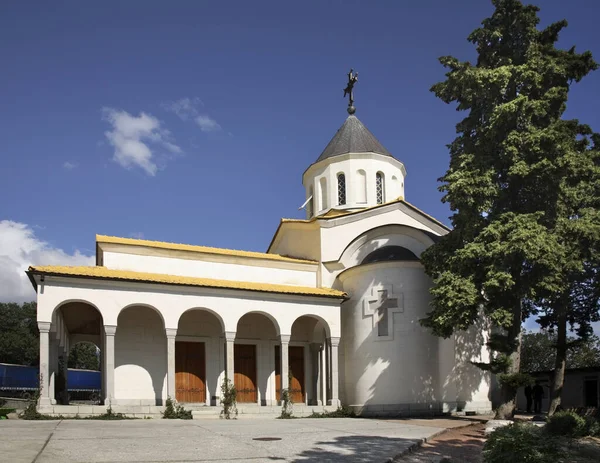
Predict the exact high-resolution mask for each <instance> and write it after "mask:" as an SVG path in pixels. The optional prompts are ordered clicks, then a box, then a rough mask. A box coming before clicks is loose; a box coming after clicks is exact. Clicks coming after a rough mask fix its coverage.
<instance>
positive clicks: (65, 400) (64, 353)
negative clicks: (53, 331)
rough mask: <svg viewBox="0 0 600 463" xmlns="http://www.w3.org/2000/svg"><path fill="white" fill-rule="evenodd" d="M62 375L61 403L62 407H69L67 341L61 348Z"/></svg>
mask: <svg viewBox="0 0 600 463" xmlns="http://www.w3.org/2000/svg"><path fill="white" fill-rule="evenodd" d="M62 357H63V362H62V374H63V378H64V381H65V382H64V388H63V391H62V394H63V396H62V403H63V405H69V349H68V347H67V341H66V340H65V345H64V346H63V351H62Z"/></svg>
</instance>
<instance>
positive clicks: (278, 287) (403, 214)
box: [27, 112, 491, 415]
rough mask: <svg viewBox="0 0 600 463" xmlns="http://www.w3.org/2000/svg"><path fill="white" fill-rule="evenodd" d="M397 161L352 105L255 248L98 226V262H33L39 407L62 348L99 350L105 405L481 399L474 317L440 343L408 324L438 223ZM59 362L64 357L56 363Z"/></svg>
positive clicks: (404, 404) (408, 404) (461, 406)
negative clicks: (88, 345)
mask: <svg viewBox="0 0 600 463" xmlns="http://www.w3.org/2000/svg"><path fill="white" fill-rule="evenodd" d="M405 177H406V169H405V168H404V165H403V164H402V163H401V162H400V161H399V160H397V159H396V158H394V157H393V156H392V155H391V154H390V153H389V152H388V151H387V150H386V149H385V148H384V147H383V146H382V145H381V144H380V143H379V141H378V140H377V139H376V138H375V137H374V136H373V135H372V133H371V132H370V131H369V130H368V129H367V128H366V127H365V126H364V125H363V124H362V123H361V122H360V120H359V119H358V118H357V117H356V116H355V115H354V114H353V112H352V113H351V114H350V116H349V117H348V118H347V119H346V121H345V122H344V124H343V125H342V127H341V128H340V129H339V130H338V132H337V133H336V135H335V136H334V137H333V139H332V140H331V141H330V143H329V144H328V145H327V147H326V148H325V150H324V151H323V153H322V154H321V155H320V156H319V158H318V159H317V161H316V162H315V163H313V164H312V165H311V166H310V167H309V168H308V169H307V170H306V171H305V172H304V175H303V184H304V186H305V189H306V197H305V199H306V203H305V207H306V211H307V216H306V219H282V220H281V223H280V224H279V227H278V229H277V230H276V231H275V235H274V237H273V239H272V241H271V243H270V245H269V247H268V249H267V251H266V252H265V253H259V252H249V251H235V250H229V249H220V248H209V247H204V246H195V245H185V244H174V243H165V242H157V241H148V240H138V239H129V238H118V237H111V236H100V235H98V236H97V237H96V265H95V266H90V267H61V266H35V267H30V268H29V270H28V272H27V273H28V275H29V278H30V280H31V282H32V284H33V286H34V288H35V289H36V292H37V307H38V326H39V330H40V373H41V375H40V377H41V397H40V409H41V410H46V411H55V412H58V411H61V412H65V411H67V410H65V409H59V408H58V404H60V403H64V401H65V398H64V397H61V396H60V394H59V385H58V383H57V382H58V379H57V378H58V377H59V374H58V373H59V372H58V370H59V365H60V364H61V363H60V362H59V358H61V357H62V358H63V359H64V358H66V357H67V355H68V352H69V348H70V346H72V345H74V344H75V343H77V342H81V341H88V342H93V343H95V344H96V345H97V346H98V347H99V348H100V352H101V370H102V400H103V403H104V404H105V405H111V406H112V407H121V406H122V407H126V408H123V410H128V411H135V410H138V409H139V410H142V409H143V410H149V409H150V408H153V407H156V409H159V408H160V407H162V406H164V404H165V401H166V399H167V398H168V397H171V398H173V399H176V400H177V401H178V402H180V403H184V404H195V405H196V406H198V405H205V406H207V407H211V406H213V407H218V406H219V397H220V394H221V385H222V383H223V380H224V379H225V378H226V377H227V378H229V379H231V380H232V382H234V384H235V386H236V388H237V390H238V404H240V405H241V404H252V405H253V406H256V407H269V406H270V407H273V406H276V405H277V404H278V403H279V401H280V394H281V390H282V389H289V391H290V394H291V397H292V400H293V402H294V403H302V404H305V405H306V406H311V407H313V408H314V409H315V410H319V409H321V408H322V407H326V406H331V407H337V406H339V405H341V404H343V405H345V406H349V407H352V408H354V409H355V411H357V412H358V413H359V414H363V415H409V414H422V413H425V412H426V413H431V412H433V413H441V412H451V411H461V410H463V411H475V412H486V411H489V410H491V402H490V377H489V375H487V374H485V373H484V372H482V371H481V370H479V369H477V368H476V367H474V366H473V365H472V364H471V363H470V362H471V361H485V360H488V357H487V351H486V350H485V347H484V341H485V338H486V330H485V328H484V327H483V326H482V327H480V328H477V329H474V330H472V331H471V332H467V333H461V334H457V335H455V336H453V337H452V338H450V339H441V338H437V337H434V336H433V335H431V334H430V333H429V332H428V331H427V330H426V329H424V328H423V327H421V326H420V324H419V319H421V318H423V317H424V316H425V315H426V313H427V312H428V311H429V307H428V304H429V292H428V289H429V287H430V285H431V281H430V279H429V278H428V277H427V275H426V274H425V273H424V271H423V267H422V266H421V264H420V262H419V256H420V255H421V253H422V252H423V251H424V250H425V249H426V248H427V247H429V246H431V245H432V244H433V243H434V242H435V241H436V239H438V238H439V237H440V236H442V235H444V234H446V233H447V232H448V231H449V230H448V228H447V227H446V226H444V225H443V224H442V223H440V222H438V221H437V220H435V219H433V218H432V217H430V216H428V215H427V214H425V213H424V212H422V211H420V210H419V209H417V208H416V207H414V206H412V205H411V204H410V203H408V202H407V201H405V200H404V182H405ZM63 363H64V362H63Z"/></svg>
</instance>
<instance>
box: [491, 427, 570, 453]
mask: <svg viewBox="0 0 600 463" xmlns="http://www.w3.org/2000/svg"><path fill="white" fill-rule="evenodd" d="M561 455H562V450H561V448H560V447H559V444H558V443H557V441H556V439H551V438H548V437H547V436H546V435H545V433H544V432H543V431H542V429H541V428H538V427H536V426H533V425H531V424H524V423H514V424H511V425H508V426H505V427H502V428H499V429H496V430H495V431H494V432H493V433H492V434H490V437H489V438H488V440H487V441H486V443H485V445H484V447H483V461H484V462H485V463H506V462H507V461H509V462H511V463H548V462H553V461H556V459H557V458H558V457H560V456H561Z"/></svg>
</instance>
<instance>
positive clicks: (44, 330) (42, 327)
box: [37, 322, 52, 333]
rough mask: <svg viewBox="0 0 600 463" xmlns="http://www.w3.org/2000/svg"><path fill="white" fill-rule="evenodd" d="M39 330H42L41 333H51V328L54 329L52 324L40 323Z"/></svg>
mask: <svg viewBox="0 0 600 463" xmlns="http://www.w3.org/2000/svg"><path fill="white" fill-rule="evenodd" d="M37 324H38V330H40V333H49V332H50V328H51V327H52V323H50V322H38V323H37Z"/></svg>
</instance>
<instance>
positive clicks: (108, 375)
mask: <svg viewBox="0 0 600 463" xmlns="http://www.w3.org/2000/svg"><path fill="white" fill-rule="evenodd" d="M116 332H117V327H116V325H104V350H105V353H104V377H105V384H106V386H105V390H104V405H112V402H113V401H114V397H115V333H116Z"/></svg>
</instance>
